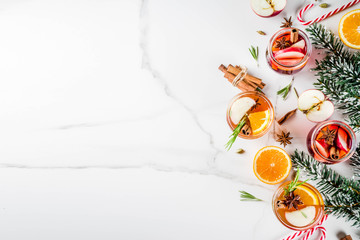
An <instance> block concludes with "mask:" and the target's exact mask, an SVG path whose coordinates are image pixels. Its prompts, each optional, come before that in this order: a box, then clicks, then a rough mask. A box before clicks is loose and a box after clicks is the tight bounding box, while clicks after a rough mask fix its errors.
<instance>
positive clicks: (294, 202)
mask: <svg viewBox="0 0 360 240" xmlns="http://www.w3.org/2000/svg"><path fill="white" fill-rule="evenodd" d="M284 198H285V200H279V201H277V202H276V205H277V207H281V206H282V205H283V206H284V207H287V208H288V209H291V208H295V209H296V210H298V209H299V208H298V206H299V205H301V204H303V202H302V201H301V200H300V196H299V195H295V194H294V192H290V193H289V194H287V195H285V196H284Z"/></svg>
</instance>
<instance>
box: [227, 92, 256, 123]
mask: <svg viewBox="0 0 360 240" xmlns="http://www.w3.org/2000/svg"><path fill="white" fill-rule="evenodd" d="M255 104H256V102H255V100H254V99H252V98H249V97H242V98H239V99H238V100H236V101H235V102H234V103H233V104H232V106H231V109H230V118H231V121H232V122H233V123H234V124H238V123H239V122H240V120H241V118H242V117H243V116H244V115H245V114H246V113H247V112H248V111H249V110H250V108H251V107H252V106H254V105H255Z"/></svg>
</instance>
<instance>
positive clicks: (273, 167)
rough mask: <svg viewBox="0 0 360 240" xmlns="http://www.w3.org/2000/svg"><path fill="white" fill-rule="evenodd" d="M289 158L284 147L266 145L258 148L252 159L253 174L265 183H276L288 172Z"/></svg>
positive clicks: (289, 167)
mask: <svg viewBox="0 0 360 240" xmlns="http://www.w3.org/2000/svg"><path fill="white" fill-rule="evenodd" d="M290 169H291V159H290V157H289V155H288V154H287V153H286V152H285V150H284V149H282V148H279V147H275V146H268V147H264V148H262V149H260V150H259V151H258V152H257V153H256V155H255V159H254V173H255V176H256V177H257V178H258V179H259V180H260V181H262V182H264V183H267V184H278V183H280V182H282V181H283V180H285V178H287V176H288V175H289V173H290Z"/></svg>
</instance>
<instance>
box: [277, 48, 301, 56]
mask: <svg viewBox="0 0 360 240" xmlns="http://www.w3.org/2000/svg"><path fill="white" fill-rule="evenodd" d="M286 52H299V53H302V54H304V50H303V49H302V48H298V47H288V48H285V49H281V50H279V51H277V52H276V55H275V57H276V56H277V55H279V54H283V53H286Z"/></svg>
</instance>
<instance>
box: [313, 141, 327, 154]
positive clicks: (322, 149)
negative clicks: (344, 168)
mask: <svg viewBox="0 0 360 240" xmlns="http://www.w3.org/2000/svg"><path fill="white" fill-rule="evenodd" d="M315 146H316V148H317V150H318V151H319V153H320V154H321V155H322V156H323V157H325V158H329V156H330V152H329V145H328V144H327V143H326V142H325V140H324V139H321V140H315Z"/></svg>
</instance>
